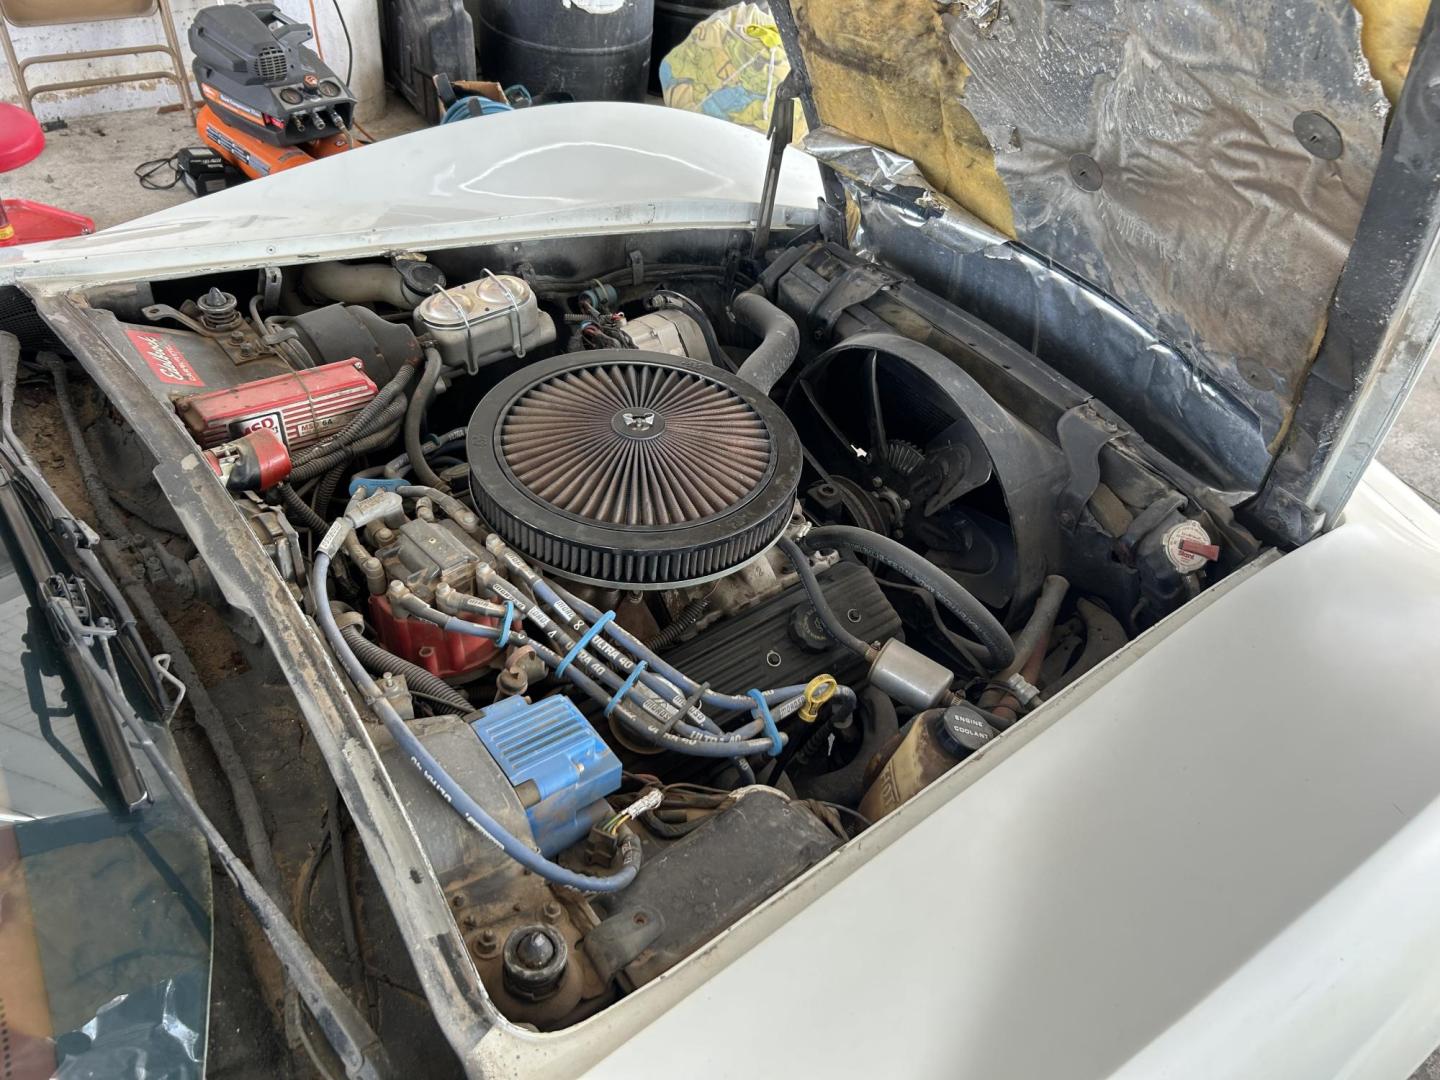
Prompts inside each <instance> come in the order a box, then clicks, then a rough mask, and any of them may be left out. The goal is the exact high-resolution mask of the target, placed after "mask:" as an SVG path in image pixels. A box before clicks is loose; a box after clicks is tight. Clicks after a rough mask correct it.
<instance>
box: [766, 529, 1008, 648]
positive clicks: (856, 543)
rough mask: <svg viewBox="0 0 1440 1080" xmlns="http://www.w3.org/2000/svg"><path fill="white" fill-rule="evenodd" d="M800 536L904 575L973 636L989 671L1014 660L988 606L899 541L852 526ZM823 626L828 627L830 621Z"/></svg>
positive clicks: (808, 542) (811, 543)
mask: <svg viewBox="0 0 1440 1080" xmlns="http://www.w3.org/2000/svg"><path fill="white" fill-rule="evenodd" d="M802 539H803V541H804V543H805V545H806V546H807V547H812V548H824V547H834V548H842V547H843V548H849V549H851V550H852V551H857V552H860V553H861V554H864V555H868V556H870V557H871V558H872V559H876V560H878V561H880V562H882V563H884V564H885V565H886V566H888V567H890V568H891V569H892V570H898V571H899V572H900V573H902V574H904V575H905V576H906V577H907V578H909V579H910V580H911V581H913V582H915V584H916V585H919V586H920V587H921V588H923V589H925V590H926V591H927V592H929V593H930V594H931V595H932V596H934V597H935V600H936V602H938V603H939V604H940V606H941V607H943V608H945V609H946V610H947V611H949V612H950V613H951V614H952V615H954V616H955V617H956V618H957V619H959V620H960V621H961V622H962V623H964V624H965V626H966V627H967V628H968V629H969V630H970V632H971V633H972V634H974V635H975V638H976V640H977V641H978V642H979V643H980V645H981V646H982V647H983V648H984V649H985V651H986V653H987V654H988V655H987V656H985V657H983V658H982V659H984V660H985V662H986V664H987V665H988V666H989V667H990V669H991V670H992V671H999V670H1001V669H1002V668H1005V667H1007V666H1009V664H1010V663H1011V662H1012V661H1013V660H1014V659H1015V642H1014V641H1012V640H1011V639H1010V635H1009V633H1008V632H1007V631H1006V630H1005V627H1003V626H1001V625H1000V620H999V619H997V618H995V616H994V615H992V614H991V613H990V609H989V608H987V607H986V606H985V605H984V604H982V603H981V602H980V601H979V600H977V599H975V597H973V596H972V595H970V593H969V591H968V590H967V589H966V588H965V587H964V586H963V585H961V584H960V583H959V582H958V581H956V580H955V579H954V578H953V577H951V576H950V575H949V574H947V573H945V571H944V570H941V569H940V568H939V567H938V566H936V565H935V564H934V563H932V562H931V561H930V560H929V559H927V558H925V557H924V556H923V555H920V554H919V553H918V552H914V551H911V550H910V549H909V548H907V547H906V546H905V545H904V544H902V543H900V542H899V541H897V540H892V539H890V537H888V536H881V535H880V534H879V533H874V532H871V531H870V530H869V529H857V528H855V527H854V526H852V525H822V526H821V527H820V528H818V529H811V530H810V531H809V532H808V533H806V534H805V536H804V537H803V538H802ZM782 543H783V541H782ZM787 554H788V552H787ZM792 561H793V560H792ZM802 580H803V578H802ZM822 617H823V616H822ZM826 625H827V628H828V625H829V624H828V623H827V624H826Z"/></svg>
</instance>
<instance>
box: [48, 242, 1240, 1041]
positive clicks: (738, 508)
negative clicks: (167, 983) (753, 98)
mask: <svg viewBox="0 0 1440 1080" xmlns="http://www.w3.org/2000/svg"><path fill="white" fill-rule="evenodd" d="M739 239H746V238H740V237H736V236H729V235H725V234H721V233H700V234H698V235H697V234H694V233H691V234H676V235H671V236H660V235H657V236H656V237H653V238H650V239H648V240H646V241H644V242H638V241H637V242H631V243H628V244H627V243H625V242H623V241H621V240H618V239H615V238H581V239H579V240H574V239H570V240H563V241H561V240H538V241H534V242H531V243H522V244H506V245H500V246H496V247H486V248H467V249H454V250H440V251H432V252H403V253H398V254H395V255H392V256H391V257H389V258H385V259H373V260H368V261H357V262H348V263H319V264H312V265H305V266H284V267H280V266H267V267H258V268H255V269H253V270H247V271H243V272H237V271H227V272H224V273H217V274H215V275H211V276H209V277H205V278H198V279H197V278H186V279H175V280H165V281H154V282H142V283H135V284H130V285H123V286H122V285H116V286H107V287H105V288H97V289H92V290H90V291H89V292H88V293H85V294H72V295H71V297H70V299H71V301H72V302H73V303H75V304H76V309H75V310H76V314H77V317H78V318H80V319H83V320H84V322H85V323H86V324H87V326H88V328H89V330H90V331H91V332H93V333H94V334H95V335H96V337H97V340H99V341H102V342H103V343H104V345H105V346H106V347H107V348H108V349H109V350H110V351H111V352H112V353H113V355H114V356H116V357H119V358H120V359H121V360H122V361H123V362H124V364H125V365H127V366H128V368H129V369H130V371H131V372H133V374H134V376H135V377H136V378H137V379H138V380H140V382H141V383H143V385H144V387H145V388H146V391H147V392H148V394H149V395H150V396H151V397H152V398H153V399H154V400H156V401H158V402H160V403H162V404H163V405H164V407H165V408H166V409H167V410H168V412H169V414H170V416H171V418H172V419H173V422H174V423H175V424H176V425H179V426H181V427H183V429H184V431H185V433H186V434H187V436H188V438H189V439H190V440H191V441H192V444H193V446H194V454H195V461H196V462H198V463H200V464H202V465H203V467H204V469H205V470H206V471H207V472H208V473H209V474H211V475H212V476H213V478H214V482H215V484H217V485H219V486H221V487H223V489H224V491H225V492H226V493H227V498H228V499H229V500H230V502H231V504H232V505H233V507H234V509H235V510H236V511H237V513H238V514H239V516H240V518H241V519H242V520H243V521H244V523H245V527H246V529H247V531H248V534H249V537H248V540H253V541H254V542H255V543H257V544H258V545H259V546H260V547H261V548H262V549H263V550H264V551H265V553H266V555H267V556H268V558H269V561H270V563H271V565H272V566H273V569H274V571H275V573H276V574H277V575H279V577H280V578H281V579H283V581H284V582H285V583H286V587H287V588H288V590H289V592H290V594H291V596H292V597H293V599H294V600H295V602H296V603H297V604H298V605H299V606H300V607H301V608H302V609H303V611H304V612H305V613H306V615H307V616H308V617H309V619H310V620H312V622H313V626H314V630H315V632H316V633H317V634H320V635H322V636H323V639H324V640H325V642H326V643H327V645H328V648H329V650H330V653H331V655H332V656H333V658H334V661H335V663H336V664H337V665H338V666H339V668H340V669H341V670H342V671H343V672H344V674H345V675H346V676H347V678H348V679H349V681H350V683H351V685H352V686H353V688H354V691H355V694H356V696H357V699H358V700H359V701H360V702H362V703H363V706H362V707H361V708H360V711H361V715H362V716H364V717H365V718H366V720H367V721H370V722H371V723H370V726H371V727H372V728H373V729H374V741H375V745H376V748H377V750H378V751H379V753H380V756H381V758H382V759H383V760H384V762H385V766H386V771H387V773H388V776H389V779H390V782H391V783H393V785H394V786H395V789H396V790H397V791H398V793H399V794H400V796H401V799H402V801H403V803H404V807H405V811H406V813H407V814H408V815H409V817H410V819H411V820H412V821H413V823H414V826H415V830H416V832H417V834H418V835H419V837H420V839H421V843H422V845H423V848H424V852H425V855H426V857H427V859H428V860H429V863H430V865H431V868H432V869H433V871H434V873H435V875H436V877H437V879H438V880H439V882H440V884H441V886H442V887H443V889H444V890H445V893H446V895H447V897H448V900H449V903H450V907H451V911H452V913H453V917H454V919H455V921H456V925H457V927H458V929H459V932H460V935H461V936H462V938H463V940H464V941H465V943H466V947H467V950H468V953H469V956H470V959H471V961H472V962H473V963H474V965H475V967H476V969H477V971H478V972H479V975H480V978H481V980H482V982H483V984H484V986H485V988H486V991H487V993H488V994H489V996H490V998H491V1000H492V1001H493V1002H494V1003H495V1005H496V1007H497V1008H498V1009H499V1011H500V1012H501V1013H502V1014H504V1015H505V1016H506V1017H507V1018H509V1019H510V1020H512V1021H514V1022H515V1023H518V1024H524V1025H528V1026H530V1027H532V1028H534V1029H536V1030H539V1031H553V1030H558V1029H562V1028H566V1027H569V1026H571V1025H573V1024H576V1023H578V1022H580V1021H582V1020H584V1019H586V1018H587V1017H590V1016H593V1015H596V1014H597V1013H599V1012H601V1011H603V1010H604V1009H605V1008H607V1007H608V1006H610V1005H612V1004H614V1003H615V1002H617V1001H619V1000H620V999H622V998H623V997H625V996H626V995H627V994H630V993H632V992H634V991H635V990H637V989H639V988H640V987H642V986H644V985H646V984H647V983H650V982H652V981H654V980H655V979H657V978H659V977H661V976H662V975H664V974H665V973H666V972H667V971H669V970H671V969H672V968H674V967H675V966H676V965H678V964H680V963H682V962H683V961H684V960H685V959H686V958H687V957H689V956H691V955H693V954H694V953H696V952H697V950H700V949H702V948H703V947H704V945H705V944H706V943H707V942H709V941H711V940H713V939H714V938H715V937H716V935H718V934H720V933H721V932H723V931H724V930H726V929H727V928H729V927H730V926H732V925H733V924H734V923H735V922H736V921H737V920H739V919H740V918H742V917H743V916H744V915H745V914H746V913H748V912H749V911H751V910H753V909H754V908H755V907H757V906H758V905H760V904H762V903H764V902H765V901H766V900H768V899H769V898H770V897H772V896H774V895H775V894H776V893H777V892H779V891H780V890H782V889H784V888H785V887H786V886H787V885H788V884H789V883H791V882H792V881H794V880H795V879H796V878H797V877H799V876H800V875H801V874H803V873H805V871H807V870H808V869H809V868H811V867H812V866H814V865H815V864H817V863H818V862H820V861H821V860H823V859H825V858H826V857H827V856H828V855H830V854H831V853H832V852H833V851H835V850H836V849H838V848H840V847H841V846H843V845H845V844H847V843H849V842H850V841H851V840H853V839H854V838H855V837H857V836H859V835H860V834H861V833H863V832H864V831H865V830H866V829H867V828H869V827H871V826H872V825H873V824H874V823H875V822H876V821H878V820H880V819H881V818H883V817H884V816H886V815H887V814H890V813H891V812H893V811H895V810H896V809H898V808H899V807H901V806H902V805H904V804H905V802H906V801H907V800H908V799H910V798H912V797H913V796H914V795H916V794H917V793H918V792H919V791H921V790H922V789H924V788H925V787H926V786H927V785H929V784H931V783H933V782H935V781H936V780H938V779H940V778H941V777H942V776H943V775H944V774H946V773H947V772H949V771H950V770H951V769H953V768H955V767H957V766H962V764H963V763H964V762H966V761H968V760H969V759H971V758H972V757H973V756H974V755H976V754H979V753H982V752H983V751H984V749H985V747H986V746H988V745H989V744H990V743H991V742H993V741H994V740H996V739H999V738H1002V737H1003V736H1004V734H1005V733H1006V732H1007V731H1008V730H1009V729H1011V728H1012V727H1013V726H1015V725H1016V724H1017V723H1019V722H1020V721H1021V720H1023V718H1024V717H1025V716H1026V715H1028V714H1029V713H1031V712H1032V711H1034V710H1035V709H1037V708H1039V707H1041V706H1042V705H1043V704H1044V702H1045V701H1047V700H1048V699H1050V698H1051V697H1053V696H1054V695H1056V694H1058V693H1060V692H1061V691H1063V690H1064V689H1065V688H1066V687H1067V686H1069V685H1071V684H1072V683H1074V682H1075V681H1076V680H1077V679H1079V678H1081V677H1083V676H1084V675H1085V674H1086V673H1087V672H1089V671H1090V670H1092V669H1093V668H1095V667H1096V665H1098V664H1099V663H1100V662H1101V661H1103V660H1104V659H1105V658H1106V657H1107V656H1109V655H1111V654H1113V653H1114V652H1115V651H1117V650H1118V649H1119V648H1121V647H1122V646H1123V645H1124V644H1125V642H1127V641H1128V640H1130V639H1131V638H1133V637H1134V636H1136V635H1137V634H1139V633H1141V632H1142V631H1143V630H1145V629H1146V628H1147V627H1148V626H1150V625H1152V624H1154V623H1155V622H1156V621H1158V620H1159V619H1161V618H1163V617H1165V616H1166V615H1167V614H1169V613H1170V612H1172V611H1174V610H1176V609H1177V608H1178V607H1180V606H1181V605H1182V604H1184V603H1185V602H1186V601H1188V600H1189V599H1191V598H1193V597H1194V596H1196V595H1198V593H1199V592H1200V591H1201V590H1202V589H1204V588H1205V587H1206V586H1207V585H1209V584H1211V583H1212V582H1214V581H1215V580H1218V578H1220V577H1221V576H1223V575H1225V574H1226V573H1229V572H1231V571H1233V570H1234V569H1236V568H1238V567H1239V566H1241V565H1243V564H1244V563H1246V562H1248V561H1249V560H1250V559H1252V558H1253V557H1254V556H1255V555H1256V554H1257V553H1258V552H1259V550H1260V544H1259V543H1258V542H1257V541H1256V539H1255V538H1254V537H1253V536H1252V535H1251V534H1250V533H1249V532H1248V531H1247V530H1246V529H1245V528H1244V527H1243V526H1242V525H1241V524H1239V523H1237V521H1236V520H1235V519H1234V516H1233V515H1232V513H1231V511H1230V507H1229V505H1228V504H1227V502H1226V500H1225V498H1224V496H1223V493H1221V492H1219V491H1217V490H1216V489H1215V488H1214V487H1212V486H1210V485H1209V484H1208V483H1207V482H1206V481H1205V480H1204V479H1203V478H1201V477H1200V476H1198V475H1196V473H1195V472H1192V471H1190V468H1189V467H1187V462H1186V461H1185V460H1184V456H1183V454H1182V453H1180V452H1179V451H1178V450H1177V448H1174V447H1159V446H1155V445H1153V444H1151V443H1149V442H1147V441H1146V440H1145V439H1143V438H1142V437H1140V436H1139V435H1138V434H1137V433H1136V432H1135V431H1134V430H1133V429H1132V428H1131V427H1130V426H1129V425H1128V424H1127V423H1126V422H1125V421H1124V420H1123V419H1122V418H1121V417H1120V416H1118V415H1117V414H1115V413H1114V412H1112V411H1111V410H1110V409H1109V408H1107V407H1106V405H1105V404H1104V403H1103V402H1102V401H1100V400H1098V399H1096V398H1094V397H1093V396H1092V395H1090V394H1088V393H1087V392H1085V391H1084V389H1083V388H1081V387H1078V386H1076V385H1075V384H1073V383H1071V382H1070V381H1068V380H1067V379H1065V378H1064V377H1063V376H1062V375H1061V374H1059V373H1058V372H1056V371H1054V370H1053V369H1051V368H1049V367H1047V366H1046V365H1045V364H1044V363H1042V362H1041V361H1040V360H1039V359H1038V358H1036V357H1035V356H1034V355H1033V354H1032V353H1030V352H1028V351H1027V350H1026V349H1025V348H1023V347H1022V345H1020V344H1018V343H1016V342H1014V341H1011V340H1010V339H1008V338H1005V337H1003V336H1002V335H1001V334H999V333H998V332H996V331H995V330H993V329H991V328H990V327H988V326H986V325H985V324H984V323H983V322H981V321H980V320H978V319H976V318H974V317H973V316H971V315H969V314H967V313H966V312H965V311H963V310H961V309H960V308H958V307H956V306H954V305H953V304H951V303H949V302H948V301H947V300H946V299H945V298H943V297H941V296H939V295H937V294H935V293H933V292H931V291H929V290H927V289H925V288H923V287H921V286H920V285H918V284H917V283H915V282H914V281H911V280H908V279H906V278H904V277H903V276H901V275H898V274H895V273H893V272H891V271H888V270H885V269H883V268H881V267H879V266H876V265H874V264H872V263H869V262H867V261H865V260H863V259H861V258H859V257H857V256H856V255H854V254H853V253H851V252H849V251H847V250H845V249H844V248H841V247H838V246H835V245H830V244H826V243H823V242H821V241H819V240H817V239H816V238H815V236H814V234H813V233H805V234H800V235H795V236H786V235H777V236H776V237H774V242H773V244H772V246H771V247H770V249H769V250H768V251H766V252H764V253H763V255H762V256H761V257H760V258H758V259H757V258H751V257H749V256H748V255H746V254H744V247H743V245H742V244H740V243H737V240H739ZM97 425H99V426H100V427H107V426H108V427H109V428H112V429H114V431H115V432H117V433H118V434H115V435H114V440H113V441H115V442H116V443H117V444H125V445H129V446H131V448H132V452H133V453H134V454H137V455H139V458H134V457H132V458H129V459H127V458H125V457H124V456H122V455H117V456H116V458H115V460H113V461H111V462H109V463H108V465H107V467H108V468H110V469H114V470H125V471H127V472H129V473H131V474H136V473H139V474H144V473H146V472H148V470H149V469H152V468H153V467H154V464H155V462H154V461H153V460H149V461H146V460H142V459H143V457H144V451H143V449H141V448H139V446H138V444H137V443H136V442H135V440H130V441H129V442H128V443H127V441H126V438H125V429H126V428H127V427H128V426H129V423H128V421H127V420H126V419H125V417H124V416H123V415H121V413H120V411H119V410H118V409H111V410H110V411H109V412H108V413H106V414H105V415H103V416H101V417H100V418H99V419H98V420H97ZM136 512H137V513H138V514H139V516H141V517H144V518H146V520H147V521H149V522H150V524H152V525H153V526H154V527H155V529H156V530H157V531H159V532H162V533H165V534H166V535H167V536H168V537H169V538H170V539H169V540H167V545H168V548H169V550H170V553H171V555H172V557H173V558H174V559H175V561H176V562H177V563H179V564H182V565H185V566H187V567H188V572H189V573H190V574H191V575H192V577H193V578H194V580H195V591H196V595H197V596H198V597H200V598H202V599H204V600H206V601H207V602H208V603H210V604H212V605H213V606H215V607H216V608H217V609H219V610H220V611H221V612H222V614H229V615H230V616H232V617H233V618H234V619H235V620H236V622H237V623H242V624H243V623H244V622H245V620H246V616H245V614H244V612H241V611H237V610H233V609H231V608H230V605H228V604H227V603H226V601H225V598H224V596H223V595H222V592H223V591H222V590H218V589H214V588H211V589H208V590H207V588H206V577H207V569H206V566H205V560H203V559H200V558H197V557H195V552H194V548H193V547H192V546H190V545H189V544H188V543H187V540H186V536H185V531H184V529H183V528H181V527H179V526H177V525H176V524H174V523H173V521H171V520H170V519H167V518H166V517H165V515H164V514H163V513H150V514H146V513H143V512H140V511H136ZM248 540H247V541H246V542H248ZM241 636H242V637H247V639H249V640H255V638H256V635H254V634H253V633H249V634H241ZM257 647H260V648H263V647H264V646H263V645H261V644H259V643H258V642H257ZM281 663H282V666H283V658H281Z"/></svg>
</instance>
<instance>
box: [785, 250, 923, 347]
mask: <svg viewBox="0 0 1440 1080" xmlns="http://www.w3.org/2000/svg"><path fill="white" fill-rule="evenodd" d="M903 280H904V278H902V277H901V276H900V275H898V274H892V273H889V272H888V271H885V270H882V269H880V268H879V267H878V266H871V265H870V264H868V263H862V264H860V265H859V266H852V267H850V268H849V269H848V270H846V271H845V272H844V273H843V274H841V275H840V276H839V277H837V278H835V279H834V280H833V281H831V282H830V284H829V285H828V286H827V287H826V288H825V291H824V292H822V293H821V294H820V295H819V296H817V297H816V298H815V303H814V304H812V305H811V306H810V310H809V311H808V312H806V313H805V314H806V319H807V321H808V323H809V326H810V333H811V336H812V337H813V338H814V339H815V340H816V341H824V340H826V339H827V338H828V337H829V336H830V335H831V333H833V332H834V330H835V324H836V323H837V322H839V321H840V316H841V315H843V314H845V312H846V310H847V309H849V308H852V307H854V306H855V305H856V304H863V303H864V302H865V301H866V300H869V299H870V298H871V297H873V296H875V295H876V294H877V293H880V292H882V291H883V290H885V289H887V288H889V287H890V286H891V285H895V284H898V283H899V282H901V281H903Z"/></svg>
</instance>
